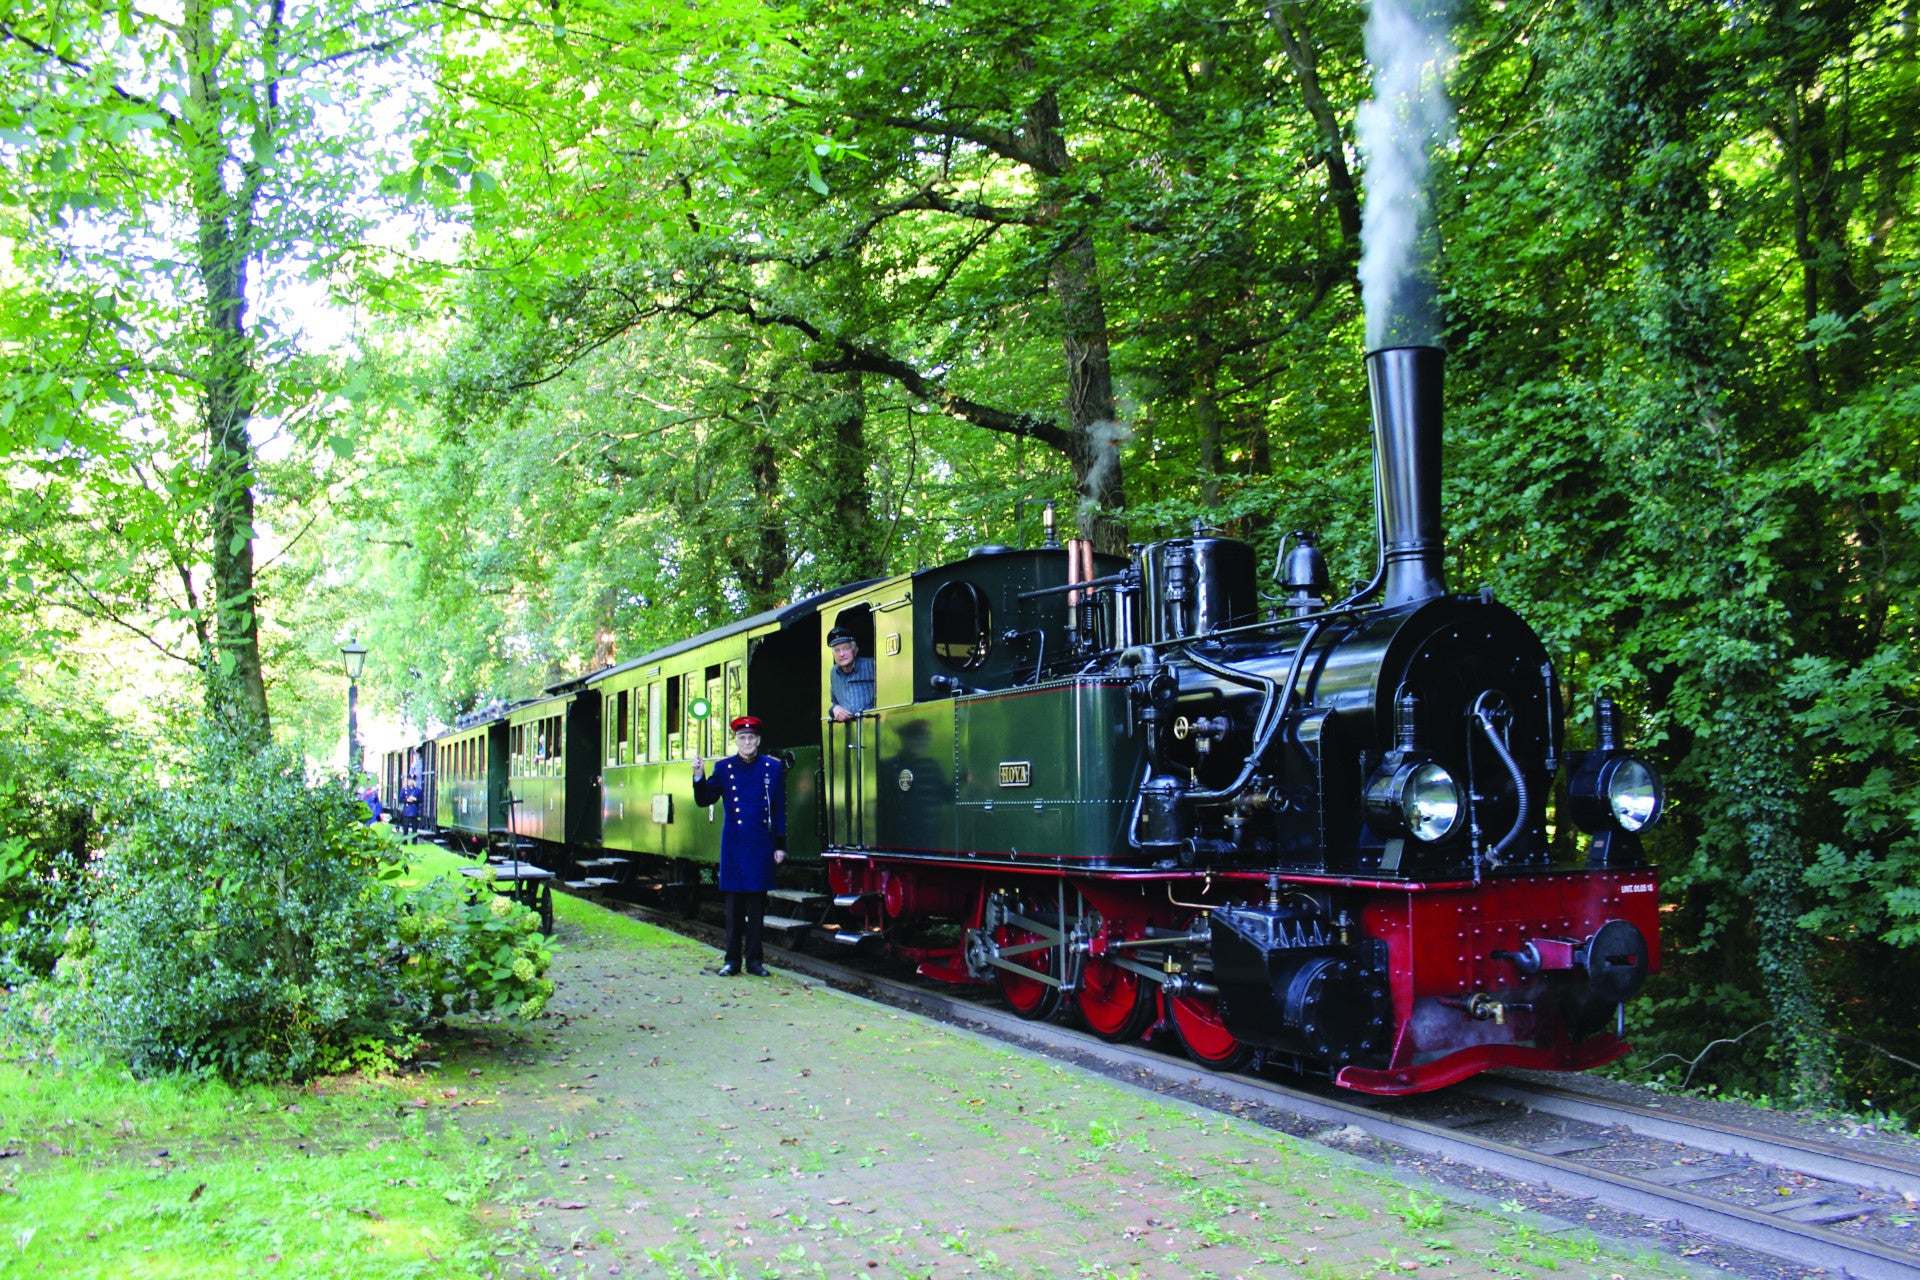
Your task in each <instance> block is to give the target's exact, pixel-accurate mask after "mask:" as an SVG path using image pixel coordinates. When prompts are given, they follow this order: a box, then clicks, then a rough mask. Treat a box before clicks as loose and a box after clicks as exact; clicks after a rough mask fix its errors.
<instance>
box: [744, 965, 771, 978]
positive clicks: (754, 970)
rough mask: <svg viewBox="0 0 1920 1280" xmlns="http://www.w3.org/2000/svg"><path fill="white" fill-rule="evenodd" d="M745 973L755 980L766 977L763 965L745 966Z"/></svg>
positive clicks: (765, 969) (765, 968)
mask: <svg viewBox="0 0 1920 1280" xmlns="http://www.w3.org/2000/svg"><path fill="white" fill-rule="evenodd" d="M747 972H748V973H750V974H752V975H753V976H754V977H756V978H764V977H767V976H768V974H767V966H765V965H763V964H750V965H748V966H747Z"/></svg>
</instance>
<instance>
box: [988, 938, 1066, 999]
mask: <svg viewBox="0 0 1920 1280" xmlns="http://www.w3.org/2000/svg"><path fill="white" fill-rule="evenodd" d="M993 940H994V942H995V943H996V944H998V945H999V946H1001V947H1024V946H1027V945H1029V944H1031V943H1035V942H1041V941H1044V939H1042V938H1041V937H1040V935H1038V934H1035V933H1029V932H1027V931H1026V930H1025V929H1021V928H1018V927H1016V926H1014V925H1010V924H1007V925H1001V926H1000V927H999V928H998V929H995V930H994V931H993ZM1053 958H1054V950H1053V948H1052V947H1045V948H1042V949H1041V950H1038V951H1024V952H1022V953H1021V954H1019V955H1017V956H1011V957H1009V960H1010V962H1011V963H1013V964H1017V965H1020V966H1022V967H1023V968H1027V969H1032V970H1033V971H1034V972H1036V973H1044V974H1047V975H1048V976H1050V977H1051V976H1054V974H1053ZM995 972H996V973H997V974H998V975H999V976H1000V994H1001V995H1003V996H1005V997H1006V998H1007V1003H1008V1004H1009V1005H1011V1006H1013V1011H1014V1012H1015V1013H1017V1014H1019V1015H1020V1016H1021V1017H1023V1018H1026V1019H1027V1020H1029V1021H1031V1022H1044V1021H1046V1020H1047V1019H1048V1018H1051V1017H1052V1016H1053V1015H1054V1014H1056V1013H1058V1012H1060V988H1059V987H1056V986H1053V985H1052V984H1050V983H1046V982H1041V981H1040V980H1039V979H1037V978H1026V977H1022V976H1021V975H1019V974H1017V973H1015V972H1014V971H1013V970H1011V969H996V970H995Z"/></svg>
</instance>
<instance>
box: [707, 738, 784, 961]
mask: <svg viewBox="0 0 1920 1280" xmlns="http://www.w3.org/2000/svg"><path fill="white" fill-rule="evenodd" d="M727 727H728V728H730V729H732V730H733V752H734V753H733V754H732V755H730V756H723V757H721V758H720V759H719V760H718V761H716V762H715V763H714V766H713V776H712V777H711V778H709V777H707V767H706V762H705V761H704V760H702V759H700V758H699V757H698V756H695V757H694V760H693V800H694V803H695V804H698V805H700V806H701V807H703V808H704V807H706V806H707V805H711V804H713V803H714V802H715V801H719V802H720V803H721V806H722V812H723V813H724V814H725V816H726V822H725V824H724V825H722V827H721V828H720V889H721V892H723V893H725V894H726V895H727V955H726V960H725V962H724V963H722V964H721V966H720V976H721V977H723V978H731V977H733V976H734V975H735V974H737V973H739V972H740V970H741V968H742V967H743V966H744V967H745V968H746V971H747V972H748V973H750V974H752V975H753V976H754V977H756V978H764V977H766V976H767V966H766V961H765V958H764V957H763V956H762V955H761V952H760V930H761V928H762V926H763V925H764V923H765V921H766V918H767V890H769V889H771V888H773V869H774V868H775V867H776V866H778V865H779V864H780V863H782V862H785V861H786V860H787V779H786V769H785V767H784V766H782V765H781V763H780V761H778V760H776V759H774V758H773V757H771V756H765V755H762V754H760V718H759V717H758V716H736V717H734V719H733V721H732V722H731V723H730V724H729V725H728V726H727Z"/></svg>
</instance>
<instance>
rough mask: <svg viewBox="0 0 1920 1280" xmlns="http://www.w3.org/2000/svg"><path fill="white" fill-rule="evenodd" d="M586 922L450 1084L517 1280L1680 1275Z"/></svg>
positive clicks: (957, 1036)
mask: <svg viewBox="0 0 1920 1280" xmlns="http://www.w3.org/2000/svg"><path fill="white" fill-rule="evenodd" d="M569 914H571V915H573V916H574V917H575V918H576V919H580V918H582V917H583V913H582V912H580V911H579V910H578V909H574V910H572V911H570V912H569ZM584 918H586V919H587V920H588V922H589V924H588V929H589V930H590V931H588V932H583V931H582V930H581V929H580V928H579V927H578V926H575V927H566V926H563V928H562V939H563V942H564V943H565V949H564V950H563V951H562V952H561V953H560V959H559V961H558V962H557V965H556V970H557V972H556V974H555V976H556V978H558V980H559V983H560V995H559V996H558V997H556V999H555V1001H554V1003H553V1005H552V1008H553V1010H554V1015H555V1016H554V1017H553V1018H550V1019H548V1020H547V1021H545V1022H543V1023H541V1024H540V1026H541V1031H540V1032H539V1033H538V1035H536V1036H535V1037H534V1038H533V1040H532V1041H531V1042H530V1044H529V1045H528V1046H523V1047H522V1048H521V1049H519V1050H515V1051H512V1052H514V1054H515V1059H516V1060H515V1063H514V1064H513V1066H512V1069H511V1070H508V1071H503V1070H502V1069H501V1068H502V1067H503V1066H504V1065H505V1064H498V1063H497V1058H498V1057H499V1055H498V1054H494V1055H472V1054H469V1055H464V1056H460V1057H459V1058H458V1059H457V1060H456V1058H455V1057H453V1056H450V1057H449V1059H448V1061H447V1063H446V1070H447V1072H448V1073H449V1074H454V1073H456V1072H458V1073H459V1074H461V1075H462V1076H464V1077H465V1078H466V1079H467V1081H468V1086H469V1089H468V1092H469V1096H470V1097H472V1096H473V1095H472V1093H471V1086H480V1090H481V1095H480V1096H481V1097H482V1098H484V1097H488V1096H490V1097H491V1099H492V1101H491V1103H490V1104H488V1105H483V1106H481V1107H480V1108H478V1109H475V1110H468V1111H465V1112H464V1113H463V1114H464V1115H465V1116H484V1117H486V1119H485V1120H484V1121H481V1122H480V1123H481V1124H484V1125H486V1126H489V1142H490V1145H491V1146H492V1148H493V1149H494V1150H496V1151H498V1152H499V1153H500V1158H501V1159H502V1160H503V1162H504V1164H505V1166H506V1168H507V1169H508V1171H509V1172H508V1176H507V1177H505V1178H503V1179H502V1180H501V1182H500V1183H499V1184H498V1185H499V1190H498V1192H497V1193H496V1194H497V1195H499V1197H500V1200H499V1202H498V1203H496V1204H494V1205H492V1206H490V1208H489V1212H490V1213H491V1214H493V1215H496V1216H497V1217H498V1219H499V1220H500V1221H502V1223H503V1224H505V1223H507V1222H509V1221H513V1220H518V1224H519V1225H518V1226H517V1228H516V1229H517V1230H518V1231H520V1232H521V1233H523V1242H524V1245H525V1248H526V1250H527V1252H526V1253H524V1254H523V1255H522V1263H523V1264H532V1265H527V1266H526V1270H528V1271H529V1272H531V1273H533V1274H539V1273H540V1271H541V1269H542V1268H545V1269H547V1270H550V1271H551V1272H552V1273H554V1274H558V1275H566V1276H573V1275H593V1276H623V1277H625V1276H712V1277H740V1278H741V1280H759V1278H761V1277H775V1276H794V1277H799V1276H834V1277H846V1276H876V1277H887V1278H889V1280H897V1278H902V1277H914V1278H915V1280H919V1278H922V1277H961V1276H981V1277H989V1276H993V1277H1001V1276H1004V1277H1056V1276H1093V1277H1159V1276H1168V1277H1176V1276H1177V1277H1205V1276H1214V1277H1220V1278H1221V1280H1225V1278H1226V1277H1232V1276H1247V1277H1280V1276H1309V1277H1324V1278H1327V1280H1332V1278H1334V1277H1339V1278H1342V1280H1344V1278H1346V1277H1362V1276H1370V1275H1374V1274H1381V1273H1391V1274H1397V1275H1405V1274H1415V1273H1418V1274H1423V1275H1431V1276H1434V1277H1440V1276H1453V1277H1491V1276H1514V1277H1526V1276H1536V1275H1544V1274H1554V1275H1557V1276H1565V1277H1589V1276H1592V1277H1598V1278H1599V1280H1629V1278H1638V1277H1643V1276H1648V1277H1650V1276H1656V1275H1675V1274H1679V1272H1678V1268H1676V1267H1674V1266H1673V1265H1672V1264H1671V1262H1670V1261H1669V1262H1667V1263H1665V1264H1663V1263H1661V1262H1659V1261H1656V1260H1655V1259H1653V1258H1651V1257H1645V1258H1642V1259H1640V1260H1638V1261H1634V1260H1631V1259H1628V1258H1626V1257H1623V1256H1619V1255H1615V1254H1611V1253H1607V1252H1604V1251H1602V1249H1601V1248H1600V1247H1599V1246H1596V1245H1594V1244H1593V1243H1592V1242H1590V1241H1586V1240H1583V1239H1580V1238H1577V1237H1569V1236H1567V1235H1554V1236H1550V1235H1545V1234H1541V1233H1538V1232H1535V1231H1533V1230H1530V1229H1529V1228H1528V1227H1526V1226H1525V1225H1524V1224H1522V1223H1521V1222H1519V1221H1518V1220H1516V1219H1511V1218H1508V1217H1506V1216H1504V1215H1501V1214H1497V1213H1492V1212H1489V1211H1486V1210H1484V1209H1477V1208H1472V1207H1467V1206H1463V1205H1460V1204H1458V1203H1455V1202H1449V1201H1442V1200H1441V1199H1440V1198H1439V1196H1438V1195H1437V1194H1433V1193H1427V1192H1410V1191H1409V1190H1408V1189H1407V1188H1406V1187H1405V1186H1403V1185H1400V1184H1397V1183H1395V1182H1394V1181H1392V1180H1390V1179H1388V1178H1386V1177H1383V1176H1380V1175H1378V1174H1376V1173H1375V1172H1373V1171H1372V1170H1370V1169H1368V1168H1366V1167H1362V1166H1359V1165H1357V1164H1356V1163H1354V1162H1352V1161H1349V1160H1344V1159H1342V1157H1340V1156H1338V1155H1335V1154H1333V1153H1330V1152H1327V1151H1325V1150H1323V1149H1321V1148H1319V1147H1317V1146H1313V1145H1311V1144H1303V1143H1300V1142H1297V1141H1295V1140H1292V1139H1290V1138H1287V1137H1285V1136H1282V1135H1277V1134H1274V1133H1271V1132H1269V1131H1267V1130H1262V1129H1258V1128H1255V1127H1253V1126H1251V1125H1248V1124H1245V1123H1243V1122H1236V1121H1233V1120H1230V1119H1226V1118H1223V1117H1221V1116H1218V1115H1215V1114H1212V1113H1209V1112H1204V1111H1196V1110H1190V1109H1187V1108H1185V1107H1183V1106H1180V1105H1177V1104H1170V1103H1169V1102H1168V1101H1167V1100H1165V1099H1161V1098H1156V1097H1155V1096H1153V1095H1152V1094H1149V1093H1146V1092H1143V1091H1138V1090H1133V1089H1129V1088H1127V1087H1125V1086H1122V1085H1118V1084H1114V1083H1112V1082H1110V1081H1107V1080H1105V1079H1100V1078H1095V1077H1088V1076H1083V1075H1081V1074H1079V1073H1077V1072H1074V1071H1071V1070H1067V1069H1063V1068H1059V1067H1056V1066H1054V1065H1052V1064H1051V1063H1049V1062H1047V1061H1045V1060H1043V1059H1038V1058H1034V1057H1032V1056H1029V1055H1027V1054H1024V1053H1020V1052H1017V1051H1014V1050H1011V1049H1007V1048H1004V1047H1002V1046H999V1045H998V1044H995V1043H993V1042H991V1041H986V1040H982V1039H979V1038H977V1037H975V1036H973V1035H971V1034H969V1033H966V1032H963V1031H959V1030H955V1029H951V1028H948V1027H945V1026H943V1025H940V1024H938V1023H933V1022H929V1021H927V1020H925V1019H922V1018H919V1017H916V1016H914V1015H911V1014H905V1013H897V1012H893V1011H890V1010H887V1009H885V1008H883V1007H880V1006H876V1005H873V1004H869V1003H866V1002H863V1001H860V1000H856V999H854V998H852V997H848V996H843V995H841V994H839V993H836V992H834V991H833V990H831V989H829V988H825V987H822V986H820V985H818V984H817V983H813V982H811V981H803V980H800V979H796V978H791V977H785V976H780V975H779V974H778V973H776V975H775V976H774V977H773V978H771V979H750V978H736V979H721V978H718V977H715V976H714V975H713V973H712V966H713V964H714V962H715V960H716V957H715V956H714V954H713V952H712V951H710V950H709V949H707V948H706V947H703V946H698V945H695V944H693V943H690V942H688V941H686V940H684V939H681V938H678V937H675V936H673V935H670V934H666V933H664V932H661V931H659V930H655V929H652V928H650V927H648V926H645V925H640V924H636V923H634V922H632V921H628V920H625V919H622V918H619V917H615V916H612V915H610V914H606V913H600V912H597V911H594V912H592V913H591V914H589V915H586V916H585V917H584ZM476 1064H477V1065H476ZM469 1069H470V1070H471V1071H472V1072H477V1073H478V1077H477V1078H475V1077H474V1076H472V1075H468V1074H466V1072H467V1070H469ZM489 1076H491V1077H493V1078H492V1079H488V1077H489ZM492 1086H497V1087H492ZM490 1087H491V1088H490ZM475 1100H476V1101H478V1100H479V1099H478V1098H476V1099H475ZM464 1127H465V1128H466V1129H467V1131H468V1132H469V1133H470V1134H471V1133H474V1132H475V1123H474V1122H473V1121H467V1122H465V1125H464ZM528 1237H530V1238H528ZM535 1259H537V1260H538V1261H537V1263H535V1261H534V1260H535Z"/></svg>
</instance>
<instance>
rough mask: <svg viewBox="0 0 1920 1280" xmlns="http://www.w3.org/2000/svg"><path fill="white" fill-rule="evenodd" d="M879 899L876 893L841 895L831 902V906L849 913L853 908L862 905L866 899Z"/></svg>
mask: <svg viewBox="0 0 1920 1280" xmlns="http://www.w3.org/2000/svg"><path fill="white" fill-rule="evenodd" d="M879 897H880V895H879V894H877V893H843V894H841V895H840V896H839V897H837V898H835V899H834V900H833V905H834V906H836V907H838V908H840V909H841V910H842V911H851V910H853V909H854V908H855V907H858V906H862V905H864V904H865V903H866V901H867V899H869V898H872V899H874V900H875V901H878V900H879Z"/></svg>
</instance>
